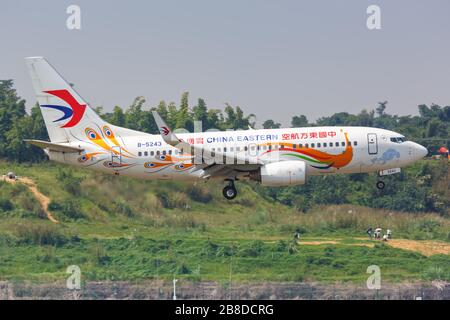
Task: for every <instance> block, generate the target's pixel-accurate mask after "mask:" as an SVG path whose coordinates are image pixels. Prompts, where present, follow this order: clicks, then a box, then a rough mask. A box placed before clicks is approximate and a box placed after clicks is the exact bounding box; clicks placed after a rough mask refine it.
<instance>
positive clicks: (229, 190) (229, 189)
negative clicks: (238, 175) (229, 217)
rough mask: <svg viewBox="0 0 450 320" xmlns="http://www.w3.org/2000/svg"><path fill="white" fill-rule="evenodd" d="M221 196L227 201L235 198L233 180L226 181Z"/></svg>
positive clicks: (235, 191)
mask: <svg viewBox="0 0 450 320" xmlns="http://www.w3.org/2000/svg"><path fill="white" fill-rule="evenodd" d="M222 194H223V196H224V197H225V198H226V199H227V200H232V199H234V198H236V196H237V190H236V187H235V186H234V181H233V180H228V185H227V186H225V188H223V191H222Z"/></svg>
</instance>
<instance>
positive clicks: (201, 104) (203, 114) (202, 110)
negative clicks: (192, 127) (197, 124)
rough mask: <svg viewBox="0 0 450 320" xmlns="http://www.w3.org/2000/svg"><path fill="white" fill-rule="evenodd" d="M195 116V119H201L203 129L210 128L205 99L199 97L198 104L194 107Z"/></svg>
mask: <svg viewBox="0 0 450 320" xmlns="http://www.w3.org/2000/svg"><path fill="white" fill-rule="evenodd" d="M192 112H193V117H194V120H195V121H201V124H202V130H203V131H204V130H207V129H209V127H208V108H207V107H206V103H205V100H203V99H202V98H199V99H198V102H197V105H196V106H195V107H193V108H192Z"/></svg>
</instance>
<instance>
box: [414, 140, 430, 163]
mask: <svg viewBox="0 0 450 320" xmlns="http://www.w3.org/2000/svg"><path fill="white" fill-rule="evenodd" d="M427 154H428V149H427V148H425V147H424V146H421V145H420V144H418V143H414V147H413V156H414V158H416V160H420V159H422V158H423V157H425V156H426V155H427Z"/></svg>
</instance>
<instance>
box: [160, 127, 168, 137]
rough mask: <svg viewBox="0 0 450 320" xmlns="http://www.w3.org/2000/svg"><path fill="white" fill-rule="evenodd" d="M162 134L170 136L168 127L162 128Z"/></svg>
mask: <svg viewBox="0 0 450 320" xmlns="http://www.w3.org/2000/svg"><path fill="white" fill-rule="evenodd" d="M161 132H162V134H163V135H165V136H167V135H168V134H169V132H170V131H169V128H167V127H161Z"/></svg>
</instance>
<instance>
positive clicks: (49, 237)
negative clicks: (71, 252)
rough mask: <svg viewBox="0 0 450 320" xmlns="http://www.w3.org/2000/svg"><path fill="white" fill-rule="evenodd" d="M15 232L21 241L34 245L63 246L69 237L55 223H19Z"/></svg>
mask: <svg viewBox="0 0 450 320" xmlns="http://www.w3.org/2000/svg"><path fill="white" fill-rule="evenodd" d="M15 234H16V235H17V237H18V238H19V241H20V242H23V243H26V244H34V245H52V246H57V247H58V246H62V245H64V244H65V243H67V242H68V239H67V238H66V237H65V236H64V235H63V234H62V233H61V232H60V231H59V230H58V228H57V227H56V226H54V225H50V224H19V225H17V226H16V227H15Z"/></svg>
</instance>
